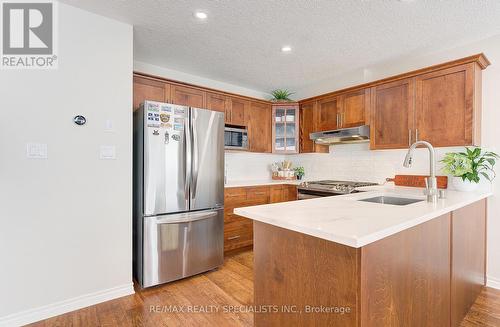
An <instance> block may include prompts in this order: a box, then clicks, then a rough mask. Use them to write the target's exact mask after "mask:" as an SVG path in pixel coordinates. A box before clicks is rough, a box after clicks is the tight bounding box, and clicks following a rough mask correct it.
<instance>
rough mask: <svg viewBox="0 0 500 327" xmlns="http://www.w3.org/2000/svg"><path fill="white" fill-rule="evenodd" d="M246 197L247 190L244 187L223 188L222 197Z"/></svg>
mask: <svg viewBox="0 0 500 327" xmlns="http://www.w3.org/2000/svg"><path fill="white" fill-rule="evenodd" d="M246 197H247V190H246V189H245V188H244V187H227V188H225V189H224V198H228V199H234V198H241V199H246Z"/></svg>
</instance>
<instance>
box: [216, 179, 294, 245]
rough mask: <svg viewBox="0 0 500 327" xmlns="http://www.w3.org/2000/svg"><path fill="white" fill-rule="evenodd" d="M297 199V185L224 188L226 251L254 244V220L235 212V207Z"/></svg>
mask: <svg viewBox="0 0 500 327" xmlns="http://www.w3.org/2000/svg"><path fill="white" fill-rule="evenodd" d="M294 200H297V186H295V185H285V184H280V185H271V186H267V185H265V186H249V187H228V188H225V189H224V252H228V251H232V250H236V249H240V248H245V247H248V246H251V245H252V244H253V221H252V220H251V219H248V218H245V217H241V216H238V215H236V214H234V213H233V210H234V209H235V208H239V207H249V206H256V205H261V204H269V203H276V202H285V201H294Z"/></svg>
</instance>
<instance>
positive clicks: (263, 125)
mask: <svg viewBox="0 0 500 327" xmlns="http://www.w3.org/2000/svg"><path fill="white" fill-rule="evenodd" d="M232 113H233V115H234V111H233V112H232ZM245 116H246V122H247V126H248V143H249V150H250V151H252V152H271V147H272V146H271V106H270V105H267V104H264V103H260V102H251V104H250V109H249V110H247V111H246V113H245Z"/></svg>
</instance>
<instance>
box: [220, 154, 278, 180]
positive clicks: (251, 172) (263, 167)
mask: <svg viewBox="0 0 500 327" xmlns="http://www.w3.org/2000/svg"><path fill="white" fill-rule="evenodd" d="M284 159H285V156H284V155H279V154H271V153H252V152H229V151H227V152H226V153H225V161H226V162H225V174H226V180H227V181H230V182H235V181H256V180H268V179H271V164H272V163H273V162H276V161H282V160H284Z"/></svg>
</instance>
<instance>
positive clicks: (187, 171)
mask: <svg viewBox="0 0 500 327" xmlns="http://www.w3.org/2000/svg"><path fill="white" fill-rule="evenodd" d="M189 121H190V119H189V113H187V115H186V119H184V159H185V168H184V200H185V201H186V208H189V198H190V195H189V187H190V184H191V159H192V158H191V146H192V144H191V131H190V125H189Z"/></svg>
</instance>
